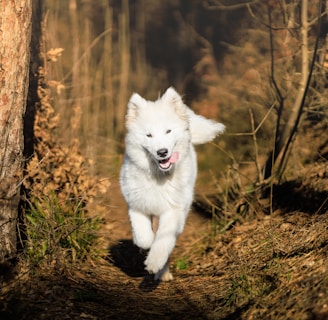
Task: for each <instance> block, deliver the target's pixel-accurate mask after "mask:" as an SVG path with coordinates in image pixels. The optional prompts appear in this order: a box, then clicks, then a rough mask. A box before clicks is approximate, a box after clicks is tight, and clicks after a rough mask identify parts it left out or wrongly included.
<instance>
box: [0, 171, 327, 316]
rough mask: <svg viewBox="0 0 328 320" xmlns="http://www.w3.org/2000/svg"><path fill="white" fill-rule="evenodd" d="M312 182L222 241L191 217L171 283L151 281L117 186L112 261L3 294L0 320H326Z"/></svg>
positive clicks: (108, 228)
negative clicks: (269, 213) (309, 205)
mask: <svg viewBox="0 0 328 320" xmlns="http://www.w3.org/2000/svg"><path fill="white" fill-rule="evenodd" d="M323 170H324V171H323ZM311 172H312V171H311ZM318 172H319V173H320V172H324V174H321V173H320V177H319V178H320V179H318ZM305 176H306V177H308V178H309V177H312V176H313V177H315V179H316V180H315V181H316V183H309V182H307V184H306V185H305V186H302V185H300V184H299V183H296V184H291V183H289V184H287V185H284V186H283V187H282V189H281V192H280V193H281V194H280V193H279V192H277V193H276V197H275V201H276V204H280V205H281V204H283V203H285V202H286V200H288V201H287V204H288V206H287V207H286V205H285V206H283V207H281V208H277V209H276V210H275V211H274V212H273V213H272V214H271V215H265V214H263V213H261V212H257V216H253V217H252V218H251V219H248V220H247V219H245V220H244V221H243V222H242V223H239V224H236V225H234V227H233V228H230V229H229V230H227V231H225V232H223V233H219V234H217V235H214V234H211V232H210V231H211V222H210V221H209V220H207V219H206V218H204V217H202V216H199V215H198V214H196V213H195V212H191V213H190V215H189V217H188V220H187V223H186V227H185V231H184V233H183V234H182V235H181V236H180V238H179V239H178V242H177V246H176V248H175V249H174V251H173V254H172V257H171V265H172V266H177V264H179V262H180V263H182V265H183V264H184V266H183V267H181V268H177V267H175V268H173V275H174V277H175V279H174V280H173V281H172V282H168V283H160V282H154V281H153V280H152V277H150V276H149V275H147V273H146V272H145V270H144V264H143V261H144V257H143V256H142V255H141V254H140V253H139V250H138V248H136V247H135V246H134V245H133V244H132V241H131V230H130V224H129V220H128V215H127V208H126V204H125V203H124V200H123V198H122V196H121V193H120V190H119V185H118V182H117V181H115V180H112V186H111V190H110V194H109V198H108V199H109V201H110V203H109V204H108V208H109V210H108V214H107V215H106V223H105V224H104V230H103V231H104V243H105V248H106V250H107V259H99V260H96V261H91V262H88V263H84V264H78V265H75V266H73V267H72V266H70V265H68V266H65V267H61V266H60V265H59V268H57V267H56V266H52V267H50V268H49V270H44V269H41V268H40V270H37V272H38V273H37V274H31V271H29V273H28V272H27V274H28V277H24V276H19V277H18V278H17V279H16V280H15V283H14V285H13V286H12V287H10V286H8V289H6V288H3V290H2V292H3V293H4V294H2V296H1V299H0V319H1V320H5V319H10V320H13V319H19V320H24V319H26V320H32V319H33V320H35V319H49V320H50V319H51V320H57V319H58V320H62V319H93V320H96V319H99V320H100V319H123V320H124V319H130V320H132V319H146V320H147V319H159V320H161V319H165V320H166V319H167V320H169V319H182V320H184V319H186V320H187V319H215V320H217V319H222V320H223V319H225V320H232V319H284V320H285V319H328V281H327V279H328V254H327V252H328V232H327V225H328V214H327V213H328V211H327V209H328V208H327V199H328V198H327V197H328V193H327V191H326V188H327V180H326V177H328V175H327V166H326V165H323V166H322V167H320V168H315V170H313V175H312V174H310V173H308V174H307V175H305ZM321 177H324V179H323V178H321ZM319 182H320V183H319ZM319 187H320V188H319ZM319 189H320V190H319ZM278 191H279V190H278ZM319 191H320V192H319ZM279 194H280V195H279ZM287 195H288V197H286V196H287ZM292 199H295V203H294V204H292V203H291V200H292ZM310 203H311V204H312V207H311V208H312V210H311V211H309V210H308V208H309V207H308V204H310ZM314 205H315V207H313V206H314ZM283 208H284V209H283ZM292 208H298V209H297V210H295V209H292ZM318 208H319V209H320V210H319V209H318ZM180 266H181V265H180ZM23 271H24V270H22V274H23V273H24V272H23ZM33 272H34V271H33ZM6 290H7V291H6Z"/></svg>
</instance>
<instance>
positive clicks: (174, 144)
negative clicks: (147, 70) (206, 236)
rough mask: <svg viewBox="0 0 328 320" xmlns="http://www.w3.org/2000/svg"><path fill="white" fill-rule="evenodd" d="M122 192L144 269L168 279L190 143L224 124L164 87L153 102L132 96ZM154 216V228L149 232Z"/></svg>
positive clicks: (187, 180)
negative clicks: (196, 110)
mask: <svg viewBox="0 0 328 320" xmlns="http://www.w3.org/2000/svg"><path fill="white" fill-rule="evenodd" d="M126 127H127V135H126V151H125V157H124V162H123V166H122V169H121V175H120V182H121V189H122V193H123V195H124V197H125V200H126V202H127V204H128V207H129V217H130V221H131V225H132V233H133V241H134V243H135V244H136V245H137V246H138V247H140V248H142V249H145V250H148V249H149V253H148V256H147V259H146V261H145V265H146V270H147V271H148V272H149V273H153V274H155V280H158V279H159V280H162V281H169V280H172V279H173V276H172V274H171V273H170V271H169V262H168V259H169V255H170V254H171V252H172V250H173V248H174V246H175V243H176V238H177V236H178V235H179V234H180V233H181V232H182V231H183V228H184V224H185V221H186V218H187V214H188V211H189V208H190V206H191V204H192V201H193V190H194V185H195V180H196V175H197V160H196V154H195V150H194V147H193V145H194V144H201V143H206V142H209V141H211V140H213V139H214V138H215V136H216V135H217V134H219V133H221V132H223V131H224V128H225V127H224V125H223V124H221V123H217V122H215V121H213V120H208V119H206V118H204V117H202V116H200V115H196V114H195V113H194V112H193V111H192V110H191V109H189V108H188V107H187V106H186V105H184V103H183V101H182V98H181V97H180V95H179V94H178V93H177V92H176V91H175V90H174V89H173V88H169V89H168V90H167V91H166V92H165V94H164V95H163V96H162V97H161V98H159V99H158V100H157V101H155V102H151V101H146V100H145V99H143V98H142V97H141V96H139V95H138V94H136V93H135V94H133V95H132V97H131V99H130V101H129V104H128V111H127V115H126ZM152 217H158V219H159V221H158V228H157V231H156V232H155V231H154V230H153V228H152Z"/></svg>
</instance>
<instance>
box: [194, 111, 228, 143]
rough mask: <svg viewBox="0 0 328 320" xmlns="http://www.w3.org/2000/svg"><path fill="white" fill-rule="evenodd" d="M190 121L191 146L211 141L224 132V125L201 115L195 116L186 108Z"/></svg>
mask: <svg viewBox="0 0 328 320" xmlns="http://www.w3.org/2000/svg"><path fill="white" fill-rule="evenodd" d="M187 114H188V117H189V121H190V131H191V142H192V144H202V143H206V142H210V141H212V140H213V139H214V138H215V137H216V136H217V135H219V134H220V133H223V132H224V131H225V125H223V124H222V123H219V122H216V121H214V120H211V119H207V118H205V117H203V116H201V115H198V114H195V113H194V112H193V111H192V110H191V109H189V108H188V107H187Z"/></svg>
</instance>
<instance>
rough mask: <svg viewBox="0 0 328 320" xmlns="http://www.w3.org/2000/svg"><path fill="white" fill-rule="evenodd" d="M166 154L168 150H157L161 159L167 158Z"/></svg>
mask: <svg viewBox="0 0 328 320" xmlns="http://www.w3.org/2000/svg"><path fill="white" fill-rule="evenodd" d="M168 152H169V150H167V149H166V148H162V149H159V150H157V154H158V156H160V157H161V158H165V157H166V156H167V154H168Z"/></svg>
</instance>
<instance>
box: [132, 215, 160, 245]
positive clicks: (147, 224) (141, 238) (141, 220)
mask: <svg viewBox="0 0 328 320" xmlns="http://www.w3.org/2000/svg"><path fill="white" fill-rule="evenodd" d="M129 217H130V221H131V226H132V235H133V242H134V244H135V245H137V246H138V247H139V248H141V249H144V250H148V249H149V248H150V247H151V245H152V243H153V241H154V237H155V235H154V231H153V229H152V221H151V217H150V216H148V215H146V214H143V213H141V212H138V211H135V210H132V209H130V210H129Z"/></svg>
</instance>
